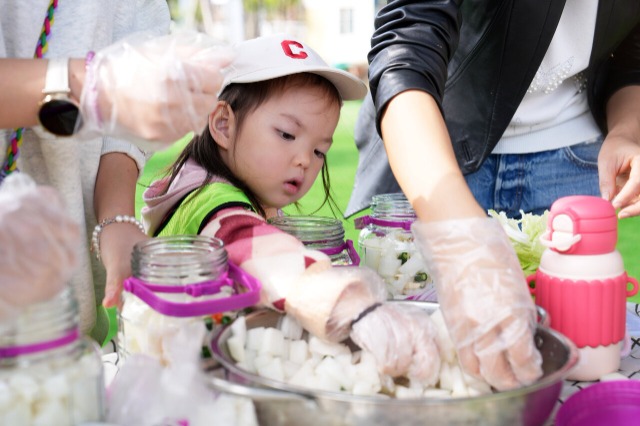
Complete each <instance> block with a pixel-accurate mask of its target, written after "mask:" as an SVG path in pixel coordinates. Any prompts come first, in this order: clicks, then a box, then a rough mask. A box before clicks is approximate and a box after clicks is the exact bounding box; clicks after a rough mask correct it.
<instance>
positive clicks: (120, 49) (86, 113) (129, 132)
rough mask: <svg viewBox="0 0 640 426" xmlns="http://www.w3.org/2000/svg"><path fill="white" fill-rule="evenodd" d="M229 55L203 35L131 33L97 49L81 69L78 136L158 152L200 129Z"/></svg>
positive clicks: (225, 49) (225, 50)
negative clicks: (120, 141)
mask: <svg viewBox="0 0 640 426" xmlns="http://www.w3.org/2000/svg"><path fill="white" fill-rule="evenodd" d="M231 59H232V55H231V53H230V50H229V49H228V48H225V47H222V46H220V45H219V43H216V42H215V40H214V39H212V38H211V37H209V36H207V35H205V34H202V33H177V34H171V35H167V36H163V37H151V36H149V35H136V36H132V37H129V38H125V39H123V40H121V41H119V42H117V43H115V44H113V45H111V46H109V47H107V48H105V49H103V50H101V51H98V52H97V53H96V54H95V57H94V58H93V59H92V60H91V61H90V62H89V63H88V65H87V67H86V77H85V82H84V86H83V89H82V95H81V98H80V108H81V111H82V114H83V119H84V125H83V127H82V129H81V135H82V134H84V135H88V136H91V135H96V134H100V135H109V136H115V137H121V138H125V139H129V140H132V141H133V142H134V143H136V144H137V145H138V146H140V147H141V148H143V149H150V150H157V149H158V148H164V147H166V146H167V144H169V143H171V142H174V141H176V140H177V139H179V138H181V137H183V136H184V135H185V134H187V133H188V132H190V131H194V132H196V133H199V132H201V131H202V130H203V129H204V127H205V125H206V123H207V117H208V115H209V113H210V112H211V111H212V110H213V107H214V105H215V102H216V100H217V94H218V91H219V89H220V85H221V83H222V80H223V76H222V74H221V72H220V71H221V69H222V68H224V67H226V66H227V65H228V64H229V63H230V61H231ZM148 141H160V142H164V143H165V145H164V146H162V145H160V146H158V143H157V142H156V143H155V144H150V143H149V142H148Z"/></svg>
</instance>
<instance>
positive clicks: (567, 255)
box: [527, 195, 638, 380]
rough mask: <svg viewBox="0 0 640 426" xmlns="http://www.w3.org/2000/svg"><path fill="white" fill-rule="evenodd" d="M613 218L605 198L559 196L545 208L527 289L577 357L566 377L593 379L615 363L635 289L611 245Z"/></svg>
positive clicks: (615, 235) (615, 366) (615, 229)
mask: <svg viewBox="0 0 640 426" xmlns="http://www.w3.org/2000/svg"><path fill="white" fill-rule="evenodd" d="M617 238H618V222H617V217H616V212H615V209H614V208H613V206H612V205H611V203H610V202H608V201H606V200H604V199H602V198H599V197H594V196H580V195H579V196H569V197H563V198H560V199H558V200H556V202H554V203H553V205H552V206H551V209H550V211H549V217H548V222H547V230H546V231H545V233H544V234H543V235H542V237H541V241H542V243H543V244H544V245H545V246H547V247H548V248H547V249H546V250H545V251H544V252H543V254H542V257H541V259H540V266H539V268H538V270H537V271H536V273H535V274H532V275H531V276H529V277H527V281H528V282H529V283H531V282H533V281H535V287H534V288H533V289H532V290H531V292H532V294H534V295H535V298H536V304H537V305H539V306H541V307H542V308H544V309H545V310H546V311H547V313H548V314H549V318H550V321H551V323H550V324H551V328H553V329H555V330H557V331H559V332H560V333H562V334H564V335H565V336H567V337H568V338H570V339H571V340H572V341H573V342H574V343H575V344H576V346H577V347H578V351H579V353H580V360H579V362H578V364H577V365H576V367H575V368H574V370H573V371H572V372H571V373H570V375H569V376H568V377H567V378H568V379H571V380H598V379H599V378H600V377H602V376H603V375H605V374H608V373H612V372H614V371H617V370H618V369H619V368H620V352H621V349H622V345H623V339H624V336H625V319H626V301H627V297H629V296H633V295H634V294H636V293H637V291H638V281H637V280H636V279H635V278H632V277H630V276H628V275H627V273H626V272H625V270H624V264H623V261H622V256H621V255H620V253H619V252H618V250H616V243H617Z"/></svg>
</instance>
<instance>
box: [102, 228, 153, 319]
mask: <svg viewBox="0 0 640 426" xmlns="http://www.w3.org/2000/svg"><path fill="white" fill-rule="evenodd" d="M149 238H150V237H149V236H147V235H145V234H143V233H142V232H140V231H139V230H138V228H137V227H136V226H135V225H132V224H130V223H114V224H111V225H109V226H107V227H105V228H104V229H103V230H102V235H101V237H100V259H101V260H102V263H103V265H104V267H105V269H106V271H107V282H106V287H105V292H104V299H103V300H102V305H103V306H104V307H105V308H110V307H113V306H117V307H118V308H119V309H122V284H123V283H124V280H125V279H127V278H129V277H130V276H131V253H132V252H133V247H134V246H135V245H136V244H137V243H138V242H141V241H145V240H148V239H149Z"/></svg>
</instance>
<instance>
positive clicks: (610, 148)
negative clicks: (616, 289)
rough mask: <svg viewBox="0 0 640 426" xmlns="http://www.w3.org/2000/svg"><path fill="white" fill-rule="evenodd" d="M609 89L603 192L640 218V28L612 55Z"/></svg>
mask: <svg viewBox="0 0 640 426" xmlns="http://www.w3.org/2000/svg"><path fill="white" fill-rule="evenodd" d="M610 61H611V65H610V67H609V71H608V74H607V86H606V90H608V91H609V92H610V93H612V95H611V96H610V97H609V98H608V102H607V105H606V120H607V129H608V132H607V136H606V138H605V140H604V143H603V145H602V150H601V151H600V155H599V157H598V172H599V176H600V192H601V193H602V196H603V197H604V198H606V199H609V200H612V202H613V205H614V207H616V208H619V209H621V210H620V211H619V213H618V216H619V217H620V218H624V217H629V216H637V215H639V214H640V200H639V198H638V197H639V195H640V24H639V25H637V26H636V27H635V28H634V29H633V31H631V33H630V34H629V36H627V38H626V39H625V40H624V41H623V42H622V43H621V44H620V46H619V47H618V49H617V50H616V52H615V53H614V54H613V55H612V58H611V60H610Z"/></svg>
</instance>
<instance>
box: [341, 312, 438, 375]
mask: <svg viewBox="0 0 640 426" xmlns="http://www.w3.org/2000/svg"><path fill="white" fill-rule="evenodd" d="M351 340H353V342H354V343H356V344H357V345H358V346H360V347H361V348H362V349H366V350H367V351H369V352H371V353H372V354H373V356H374V358H375V360H376V364H377V365H378V369H379V370H380V372H381V373H383V374H388V375H390V376H392V377H399V376H406V377H408V378H410V379H416V380H418V381H419V382H420V383H422V384H424V385H429V386H434V385H435V384H436V383H437V382H438V379H439V376H440V374H439V373H440V353H439V349H438V344H437V330H436V328H435V326H434V325H433V323H432V322H431V318H430V316H429V314H428V313H427V312H426V311H424V310H422V309H420V308H417V307H413V306H402V305H399V304H394V303H393V302H386V303H382V304H380V305H379V306H377V307H375V308H373V310H372V311H371V312H369V313H367V314H366V315H364V316H363V317H362V318H360V319H359V320H357V321H356V322H355V323H354V324H353V326H352V329H351Z"/></svg>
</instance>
